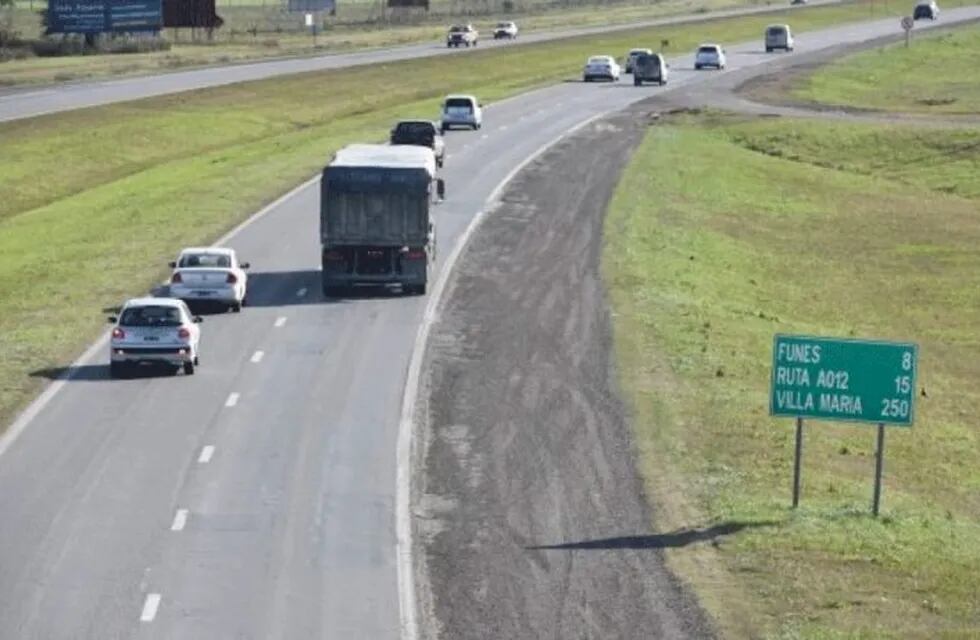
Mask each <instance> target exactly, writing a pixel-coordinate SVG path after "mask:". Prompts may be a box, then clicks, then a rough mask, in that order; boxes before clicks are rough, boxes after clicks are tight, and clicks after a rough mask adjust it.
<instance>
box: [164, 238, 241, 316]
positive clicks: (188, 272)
mask: <svg viewBox="0 0 980 640" xmlns="http://www.w3.org/2000/svg"><path fill="white" fill-rule="evenodd" d="M170 267H171V268H172V269H173V270H174V272H173V275H171V276H170V296H171V297H174V298H180V299H181V300H183V301H185V302H188V303H195V302H205V303H213V304H218V305H223V306H225V307H229V308H231V309H233V310H234V311H241V310H242V307H243V306H245V304H246V302H247V300H248V275H246V273H245V269H248V268H249V264H248V263H247V262H241V263H240V262H238V256H237V255H236V254H235V250H234V249H226V248H224V247H191V248H189V249H184V250H183V251H181V252H180V255H179V256H178V257H177V260H176V261H174V262H171V263H170Z"/></svg>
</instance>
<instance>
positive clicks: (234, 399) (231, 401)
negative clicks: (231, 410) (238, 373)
mask: <svg viewBox="0 0 980 640" xmlns="http://www.w3.org/2000/svg"><path fill="white" fill-rule="evenodd" d="M240 397H241V396H240V395H239V394H238V393H237V392H235V391H232V392H231V393H229V394H228V399H227V400H225V406H226V407H234V406H235V405H236V404H238V398H240Z"/></svg>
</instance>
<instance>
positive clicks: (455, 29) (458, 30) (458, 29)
mask: <svg viewBox="0 0 980 640" xmlns="http://www.w3.org/2000/svg"><path fill="white" fill-rule="evenodd" d="M463 31H466V28H465V27H461V26H459V25H453V26H452V27H450V28H449V33H462V32H463Z"/></svg>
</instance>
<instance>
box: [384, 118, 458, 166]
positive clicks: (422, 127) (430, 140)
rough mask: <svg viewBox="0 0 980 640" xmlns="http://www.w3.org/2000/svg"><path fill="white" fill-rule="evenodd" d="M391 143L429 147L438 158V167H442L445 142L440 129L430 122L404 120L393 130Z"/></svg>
mask: <svg viewBox="0 0 980 640" xmlns="http://www.w3.org/2000/svg"><path fill="white" fill-rule="evenodd" d="M389 142H390V143H391V144H411V145H416V146H419V147H428V148H430V149H432V152H433V153H434V154H435V156H436V165H437V166H440V167H441V166H442V159H443V156H444V155H445V152H446V146H445V142H444V141H443V139H442V133H441V132H440V131H439V127H438V126H437V125H436V124H435V123H434V122H432V121H430V120H402V121H401V122H399V123H398V124H396V125H395V126H394V127H393V128H392V130H391V137H390V138H389Z"/></svg>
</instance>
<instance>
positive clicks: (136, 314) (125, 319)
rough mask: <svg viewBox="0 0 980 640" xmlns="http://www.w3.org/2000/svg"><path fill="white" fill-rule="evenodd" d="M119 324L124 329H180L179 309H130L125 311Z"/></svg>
mask: <svg viewBox="0 0 980 640" xmlns="http://www.w3.org/2000/svg"><path fill="white" fill-rule="evenodd" d="M119 324H120V325H122V326H124V327H179V326H180V310H179V309H177V307H158V306H146V307H129V308H128V309H126V310H125V311H123V314H122V317H121V318H120V319H119Z"/></svg>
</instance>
